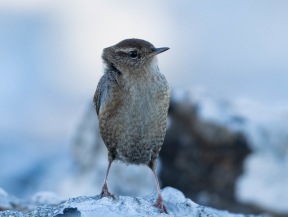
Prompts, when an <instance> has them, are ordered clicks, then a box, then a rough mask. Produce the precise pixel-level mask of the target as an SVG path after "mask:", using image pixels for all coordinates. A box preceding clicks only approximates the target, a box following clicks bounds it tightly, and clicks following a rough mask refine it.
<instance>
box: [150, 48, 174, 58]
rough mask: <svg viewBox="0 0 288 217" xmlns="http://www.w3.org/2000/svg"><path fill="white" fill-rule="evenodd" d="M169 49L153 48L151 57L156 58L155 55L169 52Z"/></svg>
mask: <svg viewBox="0 0 288 217" xmlns="http://www.w3.org/2000/svg"><path fill="white" fill-rule="evenodd" d="M169 49H170V48H169V47H160V48H152V53H151V55H152V56H155V55H157V54H159V53H162V52H164V51H166V50H169Z"/></svg>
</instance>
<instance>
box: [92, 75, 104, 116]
mask: <svg viewBox="0 0 288 217" xmlns="http://www.w3.org/2000/svg"><path fill="white" fill-rule="evenodd" d="M105 80H106V76H105V75H103V76H102V77H101V79H100V81H99V83H98V85H97V89H96V91H95V94H94V97H93V104H94V106H95V108H96V112H97V115H99V110H100V106H101V97H102V95H103V90H104V85H105Z"/></svg>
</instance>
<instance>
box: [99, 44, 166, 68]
mask: <svg viewBox="0 0 288 217" xmlns="http://www.w3.org/2000/svg"><path fill="white" fill-rule="evenodd" d="M168 49H169V48H168V47H162V48H155V47H154V46H153V45H152V44H151V43H150V42H148V41H145V40H141V39H125V40H123V41H121V42H119V43H118V44H116V45H114V46H111V47H107V48H105V49H104V50H103V53H102V59H103V61H104V63H105V64H106V65H107V66H110V67H115V68H116V69H117V70H118V71H120V72H123V71H127V70H128V71H135V70H137V69H140V70H141V69H142V68H149V67H150V66H151V64H153V62H155V61H156V55H157V54H160V53H162V52H164V51H166V50H168Z"/></svg>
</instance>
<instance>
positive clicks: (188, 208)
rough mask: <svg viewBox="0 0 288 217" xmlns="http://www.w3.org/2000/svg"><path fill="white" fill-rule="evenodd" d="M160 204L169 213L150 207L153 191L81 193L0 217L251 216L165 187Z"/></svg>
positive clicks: (152, 202) (154, 196) (6, 212)
mask: <svg viewBox="0 0 288 217" xmlns="http://www.w3.org/2000/svg"><path fill="white" fill-rule="evenodd" d="M162 196H163V198H164V203H165V205H166V207H167V209H168V212H169V215H167V214H165V213H160V212H159V209H157V208H156V207H154V206H153V204H154V202H155V200H156V197H157V194H153V195H151V196H147V197H144V198H140V197H128V196H116V198H115V199H112V198H102V199H100V196H99V195H97V196H94V197H87V196H81V197H76V198H71V199H69V200H67V201H66V202H64V203H61V204H59V205H57V206H51V205H50V206H49V205H48V206H47V205H44V206H39V207H38V208H36V209H35V210H34V211H32V212H30V213H27V214H24V213H21V212H16V211H5V212H2V213H1V212H0V216H1V217H8V216H9V217H12V216H13V217H28V216H29V217H33V216H39V217H41V216H55V217H65V216H66V217H67V216H72V217H80V216H81V217H95V216H105V217H120V216H126V217H130V216H131V217H132V216H133V217H146V216H163V217H164V216H175V217H176V216H179V217H180V216H181V217H183V216H191V217H196V216H207V217H209V216H211V217H212V216H213V217H218V216H219V217H220V216H221V217H252V215H242V214H232V213H229V212H227V211H220V210H216V209H212V208H208V207H204V206H200V205H198V204H196V203H194V202H193V201H191V200H190V199H187V198H185V196H184V195H183V194H182V192H180V191H178V190H176V189H174V188H171V187H167V188H165V189H163V190H162Z"/></svg>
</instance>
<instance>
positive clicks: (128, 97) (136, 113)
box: [93, 38, 170, 213]
mask: <svg viewBox="0 0 288 217" xmlns="http://www.w3.org/2000/svg"><path fill="white" fill-rule="evenodd" d="M169 49H170V48H168V47H160V48H156V47H154V45H153V44H151V43H150V42H148V41H145V40H143V39H136V38H132V39H125V40H123V41H120V42H119V43H117V44H115V45H113V46H110V47H107V48H104V49H103V52H102V60H103V65H104V70H103V71H104V74H103V76H102V77H101V78H100V80H99V83H98V85H97V88H96V91H95V94H94V97H93V103H94V106H95V108H96V113H97V115H98V119H99V128H100V134H101V137H102V139H103V141H104V143H105V145H106V147H107V149H108V162H109V164H108V167H107V172H106V177H105V181H104V185H103V187H102V191H101V194H100V195H101V198H102V197H114V196H113V194H111V193H110V192H109V191H108V186H107V180H108V174H109V170H110V167H111V164H112V162H113V161H114V160H119V161H122V162H124V163H126V164H136V165H147V166H148V167H149V168H150V169H151V170H152V172H153V176H154V180H155V184H156V188H157V195H158V196H157V200H156V202H155V204H154V205H155V206H156V207H158V208H159V209H160V211H161V212H165V213H168V212H167V209H166V207H165V205H164V202H163V198H162V195H161V191H160V187H159V182H158V178H157V175H156V172H155V170H156V160H157V158H158V155H159V152H160V150H161V147H162V145H163V142H164V137H165V134H166V126H167V113H168V107H169V101H170V87H169V84H168V82H167V80H166V78H165V76H164V75H163V74H161V73H160V70H159V67H158V63H157V55H158V54H160V53H162V52H164V51H167V50H169Z"/></svg>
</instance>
